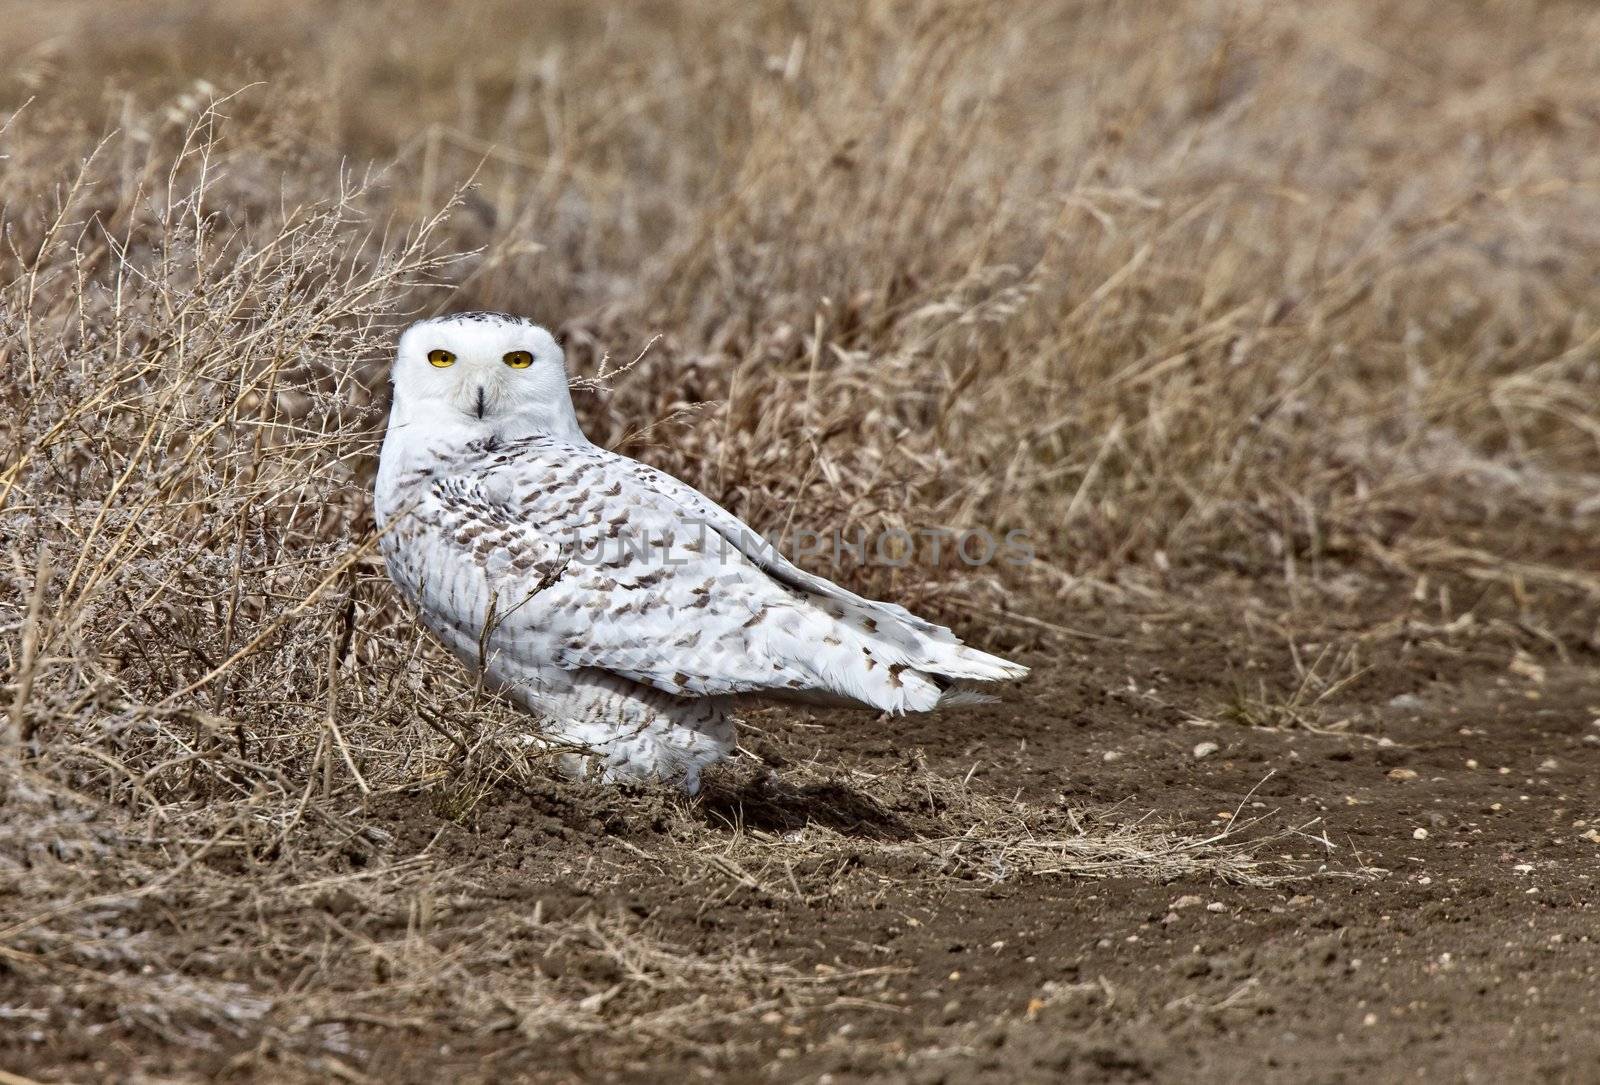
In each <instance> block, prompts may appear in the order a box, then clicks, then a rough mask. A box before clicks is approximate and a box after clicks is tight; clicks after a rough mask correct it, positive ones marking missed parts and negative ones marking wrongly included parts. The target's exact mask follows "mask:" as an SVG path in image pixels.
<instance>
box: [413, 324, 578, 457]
mask: <svg viewBox="0 0 1600 1085" xmlns="http://www.w3.org/2000/svg"><path fill="white" fill-rule="evenodd" d="M392 380H393V382H394V394H395V405H394V414H393V418H394V420H396V421H399V422H403V423H404V424H405V425H408V426H417V425H421V426H425V427H427V428H428V429H430V430H444V431H448V432H449V433H455V434H457V435H459V436H461V437H464V438H468V439H476V438H478V437H484V436H489V435H490V434H494V435H497V436H501V437H517V436H522V435H526V434H531V433H540V432H544V433H558V434H560V435H562V436H565V437H569V438H570V437H572V436H573V435H574V434H577V436H578V437H580V438H581V433H579V431H578V430H577V419H576V416H575V415H574V414H573V411H572V400H571V398H570V396H569V394H568V392H567V371H566V358H565V356H564V355H563V353H562V350H561V347H560V345H559V344H557V343H556V341H555V338H554V336H552V335H551V334H550V333H549V332H548V331H546V330H545V329H543V328H541V327H539V326H538V325H537V324H533V323H531V322H529V321H524V320H519V319H517V318H515V317H506V316H501V315H499V314H492V313H464V314H460V315H458V316H451V317H441V318H439V319H436V320H428V321H423V322H422V323H420V324H414V325H412V326H411V327H410V328H408V329H407V330H406V332H405V334H404V335H402V336H401V337H400V346H399V350H398V352H397V354H396V357H395V363H394V371H393V376H392Z"/></svg>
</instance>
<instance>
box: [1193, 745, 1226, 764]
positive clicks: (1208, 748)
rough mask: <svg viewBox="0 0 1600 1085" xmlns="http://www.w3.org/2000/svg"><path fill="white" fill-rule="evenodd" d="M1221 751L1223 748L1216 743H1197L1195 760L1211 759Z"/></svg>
mask: <svg viewBox="0 0 1600 1085" xmlns="http://www.w3.org/2000/svg"><path fill="white" fill-rule="evenodd" d="M1220 749H1222V747H1221V746H1219V745H1217V744H1216V743H1215V742H1201V743H1197V744H1196V745H1195V748H1194V757H1195V760H1196V761H1198V760H1200V759H1201V758H1203V757H1210V756H1211V755H1212V754H1214V753H1216V752H1217V751H1218V750H1220Z"/></svg>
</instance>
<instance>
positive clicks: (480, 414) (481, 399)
mask: <svg viewBox="0 0 1600 1085" xmlns="http://www.w3.org/2000/svg"><path fill="white" fill-rule="evenodd" d="M483 409H484V394H483V385H481V384H480V385H478V418H479V419H480V420H481V419H482V418H483Z"/></svg>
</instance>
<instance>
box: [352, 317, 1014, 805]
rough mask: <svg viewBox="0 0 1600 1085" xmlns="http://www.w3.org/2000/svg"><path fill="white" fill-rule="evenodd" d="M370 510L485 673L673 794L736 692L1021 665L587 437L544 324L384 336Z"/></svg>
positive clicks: (797, 696) (449, 642)
mask: <svg viewBox="0 0 1600 1085" xmlns="http://www.w3.org/2000/svg"><path fill="white" fill-rule="evenodd" d="M391 381H392V382H393V385H394V405H393V408H392V409H391V411H390V414H389V428H388V432H387V434H386V435H385V437H384V441H383V452H382V459H381V462H380V465H379V469H378V479H377V493H376V511H377V520H378V526H379V529H380V530H381V532H382V536H381V538H382V543H381V545H382V547H383V551H384V557H385V559H386V561H387V564H388V569H389V575H390V577H391V578H392V579H393V580H394V582H395V584H396V585H397V586H398V587H399V589H400V591H401V593H402V594H403V595H405V597H406V598H407V599H408V600H410V602H411V603H412V604H413V605H415V607H416V609H417V612H418V614H419V615H420V617H421V619H422V621H423V623H424V624H425V625H426V626H427V627H428V628H429V629H430V630H432V631H433V633H434V634H436V635H437V636H438V637H439V639H440V640H442V641H443V642H444V643H445V645H446V646H447V647H449V648H450V650H451V651H453V652H454V653H455V654H456V655H457V656H459V657H460V658H461V659H462V660H463V661H464V662H466V663H467V664H468V665H469V666H471V667H474V668H477V669H478V671H479V672H480V673H481V674H482V675H483V678H484V680H485V682H486V684H488V685H489V686H490V687H491V688H494V689H498V690H500V691H502V692H503V693H505V694H508V695H509V696H510V697H511V698H512V699H514V700H515V701H517V702H518V703H519V704H521V705H522V706H523V707H525V708H527V709H528V710H529V711H530V712H531V713H533V714H534V715H535V716H537V717H538V718H539V719H540V720H541V721H542V722H541V724H540V725H539V730H540V732H541V733H542V735H543V736H544V738H545V739H549V740H553V741H554V742H555V743H558V744H561V745H571V746H574V747H577V748H579V749H582V750H584V751H586V752H585V754H584V755H583V756H582V765H583V766H585V769H584V770H585V771H587V770H588V769H589V768H593V769H598V771H599V772H600V774H601V775H602V777H603V778H605V779H608V780H617V779H632V780H646V779H657V780H668V781H674V782H677V783H679V784H681V785H682V786H683V787H684V788H685V789H686V790H688V791H690V792H693V791H696V790H697V789H698V788H699V786H700V773H701V770H702V769H703V768H704V767H705V766H706V765H709V764H711V763H713V762H715V761H717V760H719V759H721V758H723V757H725V756H726V755H727V754H728V753H730V752H731V750H732V749H733V745H734V718H733V711H734V709H735V707H736V706H737V705H738V704H739V702H740V701H741V700H742V699H745V698H752V697H762V696H765V697H770V698H781V699H785V700H791V701H804V702H810V703H825V704H849V705H857V706H861V707H866V708H875V709H879V710H881V711H885V712H891V713H903V712H922V711H927V710H929V709H932V708H933V707H934V706H936V705H937V704H938V703H939V701H940V699H941V697H945V699H946V701H947V702H948V701H950V700H951V698H950V697H948V696H947V695H946V694H947V691H948V690H949V688H950V685H951V683H952V682H954V681H957V680H974V681H997V680H1001V679H1009V678H1020V677H1022V676H1023V675H1024V674H1026V673H1027V668H1026V667H1023V666H1020V665H1019V664H1016V663H1012V662H1010V661H1008V660H1005V659H1001V658H999V657H997V656H993V655H988V654H986V653H984V652H980V651H977V650H976V649H973V648H969V647H966V646H965V645H963V644H962V643H961V642H960V641H958V640H957V639H956V638H955V636H954V635H953V634H952V633H951V632H950V631H949V630H948V629H945V628H943V627H942V626H938V625H935V624H933V623H932V622H928V621H924V620H923V619H921V618H918V617H916V616H915V615H913V614H911V612H910V611H907V610H906V609H905V608H903V607H900V606H896V605H895V604H893V603H880V602H874V601H873V600H870V599H863V598H862V597H860V596H858V595H854V594H852V593H851V592H848V591H846V590H844V589H843V588H840V587H838V586H837V585H835V584H832V583H830V582H829V581H827V580H825V579H823V578H822V577H819V576H814V575H812V574H810V573H807V572H805V571H803V570H801V569H799V568H797V567H796V566H794V565H793V564H791V563H790V562H789V561H787V560H786V559H785V558H783V557H782V556H781V555H780V554H778V553H777V552H776V550H775V548H773V547H772V546H771V545H770V544H769V543H768V542H766V541H765V540H764V539H762V538H761V537H760V536H758V535H757V534H756V533H755V532H754V531H752V530H751V529H750V528H748V527H746V526H745V524H744V523H743V522H741V521H740V520H739V519H738V518H737V517H735V516H734V515H733V514H732V513H730V512H728V511H727V510H725V509H723V508H722V507H721V506H719V505H717V504H716V503H715V502H714V501H712V500H711V499H709V498H707V497H706V496H705V495H703V494H701V493H700V492H699V491H697V490H695V489H694V488H693V487H691V486H689V485H687V484H686V483H683V482H680V481H679V480H678V479H676V478H673V477H672V476H671V475H668V474H665V473H664V472H661V471H658V470H656V469H655V468H653V467H649V466H646V465H645V464H642V463H639V462H637V461H635V460H631V459H629V458H628V457H626V456H621V455H618V454H617V453H614V452H608V451H607V450H605V449H603V448H600V447H598V446H596V445H593V444H591V443H590V442H589V440H588V438H586V437H585V436H584V435H583V430H582V429H580V428H579V426H578V417H577V414H576V413H575V412H574V411H573V409H572V398H571V396H570V394H569V393H568V390H567V370H566V359H565V356H564V354H563V353H562V350H561V347H560V346H559V345H558V344H557V343H556V341H555V338H554V337H553V336H551V334H550V333H549V332H548V331H546V330H545V329H544V328H541V327H539V326H538V325H536V324H534V323H532V322H530V321H527V320H522V319H518V318H516V317H511V316H504V315H501V314H498V313H464V314H459V315H456V316H448V317H441V318H438V319H434V320H426V321H423V322H421V323H419V324H414V325H412V326H411V327H410V328H408V329H407V330H406V331H405V333H404V334H403V335H402V336H401V337H400V344H399V349H398V351H397V354H396V357H395V361H394V369H393V372H392V375H391Z"/></svg>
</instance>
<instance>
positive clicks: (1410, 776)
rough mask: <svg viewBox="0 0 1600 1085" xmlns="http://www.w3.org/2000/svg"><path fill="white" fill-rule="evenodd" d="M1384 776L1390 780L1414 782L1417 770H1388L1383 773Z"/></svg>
mask: <svg viewBox="0 0 1600 1085" xmlns="http://www.w3.org/2000/svg"><path fill="white" fill-rule="evenodd" d="M1384 775H1385V776H1387V777H1389V779H1391V780H1415V779H1416V778H1417V770H1416V769H1390V770H1389V771H1388V772H1386V773H1384Z"/></svg>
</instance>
